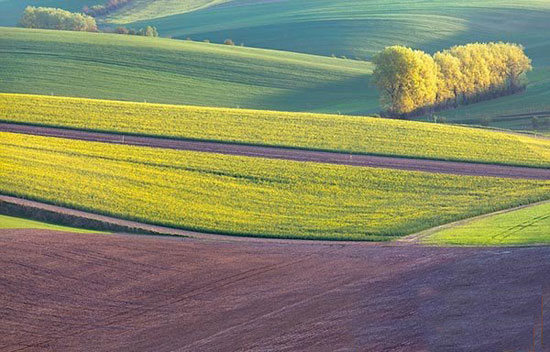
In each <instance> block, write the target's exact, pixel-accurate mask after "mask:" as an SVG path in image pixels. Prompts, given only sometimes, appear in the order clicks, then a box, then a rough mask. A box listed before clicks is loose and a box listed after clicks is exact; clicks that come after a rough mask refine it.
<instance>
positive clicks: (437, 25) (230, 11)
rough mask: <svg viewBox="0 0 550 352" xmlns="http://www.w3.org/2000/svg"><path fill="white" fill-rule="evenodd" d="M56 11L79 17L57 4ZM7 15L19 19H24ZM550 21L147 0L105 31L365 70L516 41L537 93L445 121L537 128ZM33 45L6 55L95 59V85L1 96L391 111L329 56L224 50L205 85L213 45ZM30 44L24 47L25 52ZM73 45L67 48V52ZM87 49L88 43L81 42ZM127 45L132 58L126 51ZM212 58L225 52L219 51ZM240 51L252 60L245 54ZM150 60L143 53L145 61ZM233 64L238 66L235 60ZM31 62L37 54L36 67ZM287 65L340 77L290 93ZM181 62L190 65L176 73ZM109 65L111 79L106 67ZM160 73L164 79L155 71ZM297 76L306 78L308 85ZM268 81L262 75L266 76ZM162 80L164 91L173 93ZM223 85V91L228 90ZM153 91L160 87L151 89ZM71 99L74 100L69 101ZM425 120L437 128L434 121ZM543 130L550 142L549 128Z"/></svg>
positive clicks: (294, 82) (539, 1)
mask: <svg viewBox="0 0 550 352" xmlns="http://www.w3.org/2000/svg"><path fill="white" fill-rule="evenodd" d="M21 3H26V2H25V1H23V2H17V4H21ZM9 4H12V5H10V6H15V5H13V4H14V0H4V1H0V9H2V6H4V7H6V6H8V5H9ZM82 4H83V3H82ZM82 4H79V5H78V6H80V5H82ZM51 5H52V6H57V5H59V6H61V7H65V8H68V9H73V8H69V7H67V6H65V5H64V4H63V3H58V2H55V1H53V0H52V4H51ZM17 6H19V5H17ZM74 6H75V7H78V6H77V5H74ZM7 12H9V13H13V12H15V10H11V11H7ZM4 13H6V11H4ZM549 14H550V4H549V3H548V2H547V1H543V0H535V1H528V0H520V1H515V2H512V1H508V0H491V1H485V2H483V3H480V2H475V1H471V0H467V1H443V0H436V1H419V0H415V1H404V0H399V1H394V2H391V3H388V2H386V1H381V0H367V1H357V0H343V1H338V2H335V1H329V0H303V1H250V0H233V1H208V0H196V1H191V2H189V1H186V2H179V1H174V0H162V1H147V0H136V1H135V2H133V3H132V4H131V5H128V6H125V7H122V8H121V9H119V10H118V11H116V12H114V13H112V14H110V15H109V16H108V17H107V18H101V19H100V23H103V25H104V26H105V25H106V26H114V25H118V24H124V25H128V26H130V27H141V26H144V25H155V26H157V27H158V28H159V32H160V34H161V36H170V37H174V38H179V39H185V38H187V37H191V38H192V39H193V40H198V41H202V40H203V39H209V40H211V41H213V42H218V43H221V42H223V41H224V40H225V39H226V38H232V39H233V40H234V41H235V42H236V43H241V42H243V43H244V44H245V45H246V46H252V47H261V48H269V49H280V50H285V51H292V52H303V53H310V54H320V55H325V56H330V55H332V54H334V55H336V56H342V55H345V56H347V57H348V58H352V59H356V58H357V59H360V60H369V58H370V57H371V56H372V55H373V54H374V53H376V52H377V51H379V50H380V49H382V48H383V47H385V46H387V45H392V44H403V45H408V46H412V47H415V48H419V49H423V50H425V51H427V52H434V51H437V50H441V49H443V48H447V47H450V46H452V45H456V44H461V43H467V42H473V41H500V40H502V41H511V42H516V43H520V44H523V45H524V46H525V47H526V52H527V54H528V55H529V56H530V57H531V58H532V59H533V64H534V70H533V72H531V73H530V74H529V80H530V84H529V86H528V89H527V91H526V92H524V93H522V94H518V95H515V96H509V97H503V98H499V99H495V100H492V101H487V102H482V103H477V104H473V105H470V106H465V107H461V108H459V109H456V110H449V111H445V112H441V113H440V114H439V115H441V116H444V117H445V118H446V120H447V121H448V122H452V123H460V124H473V125H482V124H484V125H489V126H492V127H498V128H507V129H517V130H533V129H534V125H533V122H532V118H533V116H538V117H541V116H542V117H546V116H550V103H549V102H550V90H549V89H547V87H548V86H549V85H550V64H549V62H550V40H548V38H547V35H546V34H545V33H547V32H548V31H550V22H548V21H547V18H548V16H549ZM0 23H5V24H12V25H13V24H14V23H15V22H14V21H12V22H9V23H6V21H0ZM2 31H4V30H2ZM0 36H2V34H0ZM22 36H23V35H22V34H21V33H18V34H17V35H16V34H15V33H11V32H10V33H6V34H4V36H3V37H7V38H9V40H10V42H8V43H4V42H2V43H0V45H2V46H5V45H7V46H8V47H10V46H11V47H13V48H14V49H15V50H17V51H20V50H19V49H20V45H19V44H21V45H23V46H24V47H25V50H34V51H42V52H46V53H48V55H42V56H40V61H42V62H41V63H40V64H39V65H38V67H40V66H42V65H44V66H50V65H51V64H52V63H51V61H50V62H45V61H47V60H48V59H49V58H52V56H51V55H52V54H55V55H59V56H64V55H65V54H66V55H65V56H66V58H65V59H64V60H69V58H68V57H69V56H70V57H71V61H72V62H71V63H70V64H68V65H67V68H66V70H67V71H68V72H67V77H69V78H72V77H75V76H77V75H78V74H76V73H74V71H78V70H79V69H81V68H82V63H80V62H78V61H85V62H86V65H90V66H91V67H90V69H91V71H92V72H93V75H94V77H93V78H90V77H86V78H87V79H89V82H90V84H88V87H87V88H83V87H81V86H76V87H71V89H68V87H67V86H64V87H55V85H52V84H51V82H48V79H47V78H37V79H30V78H29V79H27V81H28V82H30V84H28V85H27V86H26V87H23V86H21V85H20V84H17V83H15V84H14V83H13V82H11V87H13V89H11V90H7V89H6V88H5V86H6V85H5V84H3V86H0V91H4V92H20V93H41V94H51V93H53V94H56V95H73V96H83V97H93V98H112V99H123V100H138V101H143V100H147V101H154V102H164V103H177V104H192V105H203V106H204V105H208V106H222V107H237V106H238V107H244V108H257V109H272V110H290V111H310V112H341V113H345V114H350V113H355V114H368V113H374V112H378V111H379V104H378V101H377V92H376V91H375V90H374V89H373V88H372V87H371V86H370V85H369V84H368V75H369V73H370V71H371V66H370V64H369V63H367V62H359V61H356V60H338V61H332V62H331V61H328V59H321V58H320V57H318V56H311V55H309V56H298V55H294V54H290V53H287V52H280V51H277V52H276V51H249V50H248V49H246V50H245V49H242V48H241V49H239V48H224V49H223V50H222V49H221V48H220V49H219V51H217V54H219V56H218V57H217V58H216V59H213V61H217V63H215V62H213V61H210V60H206V61H201V62H200V64H201V65H202V66H204V67H201V69H202V68H204V70H201V71H200V77H199V75H198V74H199V71H195V72H190V70H194V68H191V66H196V65H197V64H198V63H197V62H196V61H195V60H196V59H199V60H200V59H202V57H204V55H211V54H213V53H212V51H209V53H208V54H206V53H204V52H203V54H204V55H203V54H198V51H202V49H205V48H207V47H206V46H202V47H201V46H200V43H195V44H191V43H188V42H186V43H183V44H181V43H178V44H176V43H171V44H167V42H166V43H164V42H163V43H162V44H161V41H159V42H157V43H155V46H156V45H158V47H157V48H155V49H154V51H155V54H153V53H152V52H149V53H147V54H146V55H142V53H144V51H143V50H144V47H143V42H142V41H141V39H135V40H134V38H132V39H115V38H112V37H111V38H107V37H102V38H105V39H101V40H99V39H98V40H97V41H95V39H94V40H87V39H84V37H80V39H78V40H76V39H75V37H72V36H70V35H64V34H63V35H61V34H60V35H59V36H58V37H59V39H57V40H58V41H59V45H55V46H51V47H50V48H48V49H45V48H44V47H34V48H33V47H32V46H34V45H37V44H38V42H39V41H40V40H42V39H45V37H44V35H43V34H41V35H40V36H38V35H37V36H36V38H37V39H36V41H33V44H30V43H29V42H28V38H22ZM3 39H4V38H2V40H3ZM19 41H23V42H24V43H19V44H17V42H19ZM46 41H49V39H46ZM63 41H67V43H66V44H62V42H63ZM78 41H80V43H77V42H78ZM102 41H103V43H102ZM92 42H93V43H92ZM108 42H111V43H108ZM120 42H127V43H130V42H132V43H134V45H135V46H136V48H135V49H136V50H133V49H132V54H130V53H129V52H128V51H125V50H124V49H122V48H119V49H117V50H114V51H116V53H113V50H112V48H111V49H109V50H102V49H100V50H96V49H97V47H98V46H102V45H113V46H118V43H120ZM85 43H86V44H85ZM29 45H30V46H29ZM76 45H82V47H80V48H79V49H78V51H79V52H82V53H83V54H84V55H73V54H74V53H72V54H71V53H70V52H64V50H65V49H66V48H67V47H75V46H76ZM130 46H131V45H130ZM168 46H170V47H171V48H170V49H169V50H170V51H172V54H174V53H175V52H179V53H183V52H185V53H186V54H185V55H181V56H184V57H183V58H182V57H180V56H179V55H178V54H175V55H164V54H166V52H165V53H164V54H159V57H155V56H156V55H157V53H158V52H157V49H158V50H159V51H160V50H165V49H167V47H168ZM123 47H124V48H127V46H126V44H125V45H123ZM176 48H177V49H176ZM199 48H201V50H199ZM208 48H209V49H212V50H214V49H213V48H214V46H211V47H208ZM3 50H5V49H3ZM231 50H233V51H231ZM50 51H55V53H51V52H50ZM89 53H90V54H92V53H93V54H94V55H96V54H99V55H100V56H101V57H94V58H89V57H86V56H88V55H89ZM237 53H238V54H243V55H235V54H237ZM251 53H254V56H255V55H259V56H262V57H264V58H267V56H269V58H267V60H266V61H264V62H263V64H260V63H259V62H257V61H256V62H255V63H254V64H251V62H250V59H251V57H250V56H249V57H248V58H244V56H247V55H248V54H251ZM27 54H28V53H27ZM35 54H36V53H35ZM111 54H114V55H118V56H117V57H124V58H125V61H126V62H124V63H122V64H120V65H117V66H118V67H116V68H115V67H113V66H111V67H106V66H109V65H111V61H112V60H113V55H111ZM21 55H22V53H19V54H18V55H17V56H6V57H5V58H3V60H11V59H13V60H14V61H16V62H17V63H16V65H21V64H23V61H26V60H29V58H26V59H24V60H23V61H19V60H20V59H21V57H20V56H21ZM138 55H140V58H139V59H138V58H137V56H138ZM226 55H227V56H228V57H227V58H226V57H224V56H226ZM28 56H29V55H25V57H28ZM130 56H135V57H130ZM275 58H278V59H281V60H285V61H287V62H288V59H290V60H297V61H301V63H302V64H304V65H305V66H310V65H312V64H313V63H314V62H320V61H322V62H323V63H324V64H328V65H329V66H331V67H332V68H330V69H328V70H327V69H325V70H318V69H311V67H304V66H303V65H302V66H300V65H298V66H294V67H293V68H292V69H290V71H287V73H289V72H291V73H292V75H289V74H284V75H283V78H282V79H283V80H286V82H285V83H284V84H280V83H281V82H274V80H273V79H272V78H273V77H272V75H273V70H277V69H278V68H274V64H273V63H274V61H271V62H269V61H270V60H272V59H275ZM38 60H39V59H38V57H34V58H33V60H32V62H31V61H26V62H27V63H32V64H35V65H37V64H38ZM225 60H227V61H228V62H227V67H223V70H227V73H228V74H227V76H226V77H223V78H222V77H220V76H221V75H222V73H221V72H220V71H221V70H222V64H221V61H225ZM99 61H101V62H99ZM140 61H141V62H140ZM237 61H240V62H237ZM276 61H277V60H276ZM20 62H21V64H20ZM138 62H139V63H138ZM279 62H280V61H279ZM170 64H172V65H174V66H176V65H177V66H178V67H177V68H174V67H173V66H172V67H166V66H167V65H168V66H169V65H170ZM102 66H103V67H104V68H105V69H102V68H101V67H102ZM144 66H147V68H146V70H147V71H148V72H143V69H144V68H145V67H144ZM235 66H239V67H238V68H236V67H235ZM350 69H352V70H355V73H350ZM41 70H42V71H44V72H47V73H52V70H51V69H50V68H48V67H41ZM70 71H73V72H70ZM94 71H96V72H94ZM99 71H100V72H99ZM109 71H110V72H109ZM153 71H160V72H155V73H153ZM264 71H265V72H264ZM322 71H324V72H322ZM343 71H347V73H344V72H343ZM359 72H361V73H360V74H359ZM53 73H54V74H59V73H55V72H53ZM111 73H114V74H113V76H114V77H113V78H112V81H113V83H114V84H112V85H106V84H105V83H104V81H106V80H107V78H106V77H107V76H109V75H110V74H111ZM80 74H82V73H80ZM296 74H299V76H298V77H297V76H296ZM120 75H126V76H127V77H131V78H132V80H133V82H135V83H136V84H132V85H130V86H125V85H124V84H122V83H121V82H122V79H121V77H120ZM258 75H260V76H262V77H257V76H258ZM100 76H104V77H103V78H101V77H100ZM182 76H186V77H182ZM212 76H216V77H214V81H212V80H211V78H212ZM266 76H271V77H270V78H269V77H266ZM0 78H2V77H0ZM25 78H27V77H25ZM142 78H143V79H142ZM197 78H198V79H199V80H197ZM14 80H15V79H14ZM38 80H39V81H38ZM144 80H146V83H144ZM258 80H261V82H258ZM266 80H267V81H266ZM19 81H20V79H19ZM117 81H119V82H117ZM160 81H164V83H165V84H163V83H161V82H160ZM220 81H223V82H221V84H218V83H220ZM250 81H252V82H250ZM8 82H9V77H8ZM241 83H243V84H244V86H242V85H241ZM0 84H1V83H0ZM146 86H149V87H150V88H151V89H147V88H146ZM167 86H169V87H170V89H169V88H168V87H167ZM29 87H30V88H29ZM153 87H155V88H154V89H153ZM65 88H67V89H65ZM172 88H174V89H172ZM58 90H60V91H59V92H58ZM173 90H177V92H176V91H173ZM69 91H70V92H71V93H70V94H67V93H68V92H69ZM199 92H200V93H199ZM236 92H238V93H239V94H236ZM210 95H211V96H210ZM418 119H419V120H423V121H428V120H429V118H428V117H426V116H422V117H419V118H418ZM540 132H542V133H550V132H549V131H546V130H544V129H543V128H541V131H540Z"/></svg>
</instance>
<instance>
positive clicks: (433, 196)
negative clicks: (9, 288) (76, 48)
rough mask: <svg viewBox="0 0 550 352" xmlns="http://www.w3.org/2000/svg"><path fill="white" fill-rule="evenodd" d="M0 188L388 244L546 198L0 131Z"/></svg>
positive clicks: (232, 228)
mask: <svg viewBox="0 0 550 352" xmlns="http://www.w3.org/2000/svg"><path fill="white" fill-rule="evenodd" d="M0 192H2V193H4V194H11V195H15V196H19V197H24V198H30V199H35V200H39V201H44V202H48V203H53V204H58V205H63V206H68V207H72V208H78V209H83V210H89V211H93V212H97V213H102V214H107V215H113V216H117V217H121V218H127V219H133V220H138V221H144V222H149V223H156V224H161V225H167V226H173V227H178V228H184V229H190V230H196V231H206V232H216V233H225V234H231V235H251V236H269V237H287V238H310V239H337V240H343V239H349V240H390V239H393V238H395V236H402V235H406V234H410V233H413V232H417V231H420V230H423V229H426V228H431V227H433V226H437V225H441V224H444V223H449V222H452V221H455V220H459V219H463V218H468V217H472V216H475V215H479V214H483V213H488V212H492V211H496V210H501V209H506V208H510V207H513V206H517V205H521V204H528V203H531V202H536V201H540V200H545V199H548V198H549V197H550V181H528V180H514V179H500V178H491V177H469V176H451V175H438V174H429V173H421V172H407V171H394V170H386V169H376V168H360V167H349V166H337V165H328V164H317V163H307V162H306V163H301V162H291V161H284V160H269V159H260V158H248V157H237V156H222V155H216V154H209V153H198V152H187V151H176V150H162V149H154V148H146V147H132V146H123V145H112V144H104V143H96V142H82V141H75V140H66V139H59V138H48V137H37V136H26V135H19V134H12V133H0Z"/></svg>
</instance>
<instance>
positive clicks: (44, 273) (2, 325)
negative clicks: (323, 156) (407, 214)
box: [0, 230, 550, 351]
mask: <svg viewBox="0 0 550 352" xmlns="http://www.w3.org/2000/svg"><path fill="white" fill-rule="evenodd" d="M0 268H1V270H0V350H1V351H38V350H52V351H235V350H237V351H239V350H247V351H250V350H252V351H269V350H277V351H281V350H282V351H284V350H288V351H291V350H293V351H294V350H311V351H335V350H353V351H358V350H365V351H420V350H433V351H502V350H511V351H515V350H528V349H530V348H532V341H533V328H534V327H535V343H536V348H537V351H540V350H542V348H541V346H540V344H541V343H540V326H539V324H538V322H539V321H540V318H541V296H542V295H543V294H546V297H547V302H549V303H550V247H533V248H515V249H506V248H501V249H491V248H485V249H482V248H477V249H475V248H453V249H450V248H434V247H432V248H427V247H420V246H413V245H388V244H386V245H381V244H368V243H355V244H343V243H333V244H331V243H326V242H325V243H311V242H308V243H303V242H292V241H286V242H275V241H254V242H246V241H242V240H241V241H232V240H229V239H227V240H226V239H219V238H218V239H216V238H213V239H212V240H210V241H207V240H203V239H189V238H185V239H182V238H169V237H153V236H138V235H118V234H117V235H95V234H68V233H62V232H52V231H44V230H40V231H39V230H0ZM545 308H546V312H548V313H547V314H548V316H549V317H550V311H549V308H550V304H548V303H547V304H546V307H545ZM546 336H547V338H546V345H547V346H550V338H549V337H548V336H550V331H549V332H548V333H547V334H546Z"/></svg>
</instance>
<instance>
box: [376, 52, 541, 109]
mask: <svg viewBox="0 0 550 352" xmlns="http://www.w3.org/2000/svg"><path fill="white" fill-rule="evenodd" d="M373 62H374V64H375V65H376V68H375V70H374V74H373V83H374V84H375V85H376V86H377V87H378V89H379V90H380V92H381V103H382V106H383V107H384V108H385V109H387V110H386V114H388V115H390V116H394V117H406V116H409V115H415V114H419V113H423V112H427V111H437V110H442V109H448V108H454V107H457V106H459V105H465V104H471V103H475V102H478V101H481V100H487V99H492V98H495V97H498V96H503V95H509V94H514V93H516V92H518V91H521V90H523V89H525V84H526V78H525V73H526V72H528V71H530V70H531V69H532V67H531V60H530V59H529V58H528V57H527V56H526V55H525V53H524V50H523V47H522V46H520V45H517V44H511V43H486V44H481V43H475V44H467V45H460V46H454V47H452V48H450V49H448V50H444V51H440V52H437V53H435V54H434V55H433V56H432V55H429V54H426V53H424V52H422V51H420V50H412V49H410V48H406V47H402V46H392V47H388V48H386V49H385V50H383V51H382V52H380V53H379V54H377V55H376V56H375V57H374V59H373Z"/></svg>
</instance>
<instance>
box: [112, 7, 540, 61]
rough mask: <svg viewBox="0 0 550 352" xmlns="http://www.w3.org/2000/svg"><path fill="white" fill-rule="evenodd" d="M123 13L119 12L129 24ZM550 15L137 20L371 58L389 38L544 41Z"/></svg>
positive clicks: (255, 14)
mask: <svg viewBox="0 0 550 352" xmlns="http://www.w3.org/2000/svg"><path fill="white" fill-rule="evenodd" d="M149 3H150V4H151V5H153V4H154V2H152V1H150V2H149ZM181 3H182V5H180V6H182V12H184V11H186V10H187V7H186V6H185V5H184V3H185V2H181ZM125 12H126V11H125V9H121V10H120V11H119V13H117V14H116V18H117V19H118V20H119V21H123V22H126V19H125V17H124V15H125ZM170 12H173V11H172V10H171V11H170ZM549 13H550V3H548V1H546V0H517V1H510V0H489V1H483V2H480V1H475V0H460V1H458V0H454V1H452V0H451V1H449V0H432V1H425V0H396V1H391V2H388V1H386V0H340V1H334V0H300V1H248V0H233V1H229V2H227V3H226V4H223V5H220V6H214V7H208V8H206V9H202V10H199V11H193V12H186V13H184V14H181V15H175V16H165V13H163V11H160V12H158V14H157V15H158V16H159V17H160V18H158V19H156V20H149V21H145V22H142V23H140V24H139V25H142V24H144V23H147V24H153V25H155V26H157V27H158V28H159V30H160V32H161V34H163V35H167V36H172V37H178V38H185V37H187V36H191V37H192V38H195V39H197V40H202V39H205V38H207V39H210V40H214V41H216V42H221V41H223V40H224V39H225V38H232V39H233V40H235V41H236V42H241V41H243V42H244V43H245V44H247V45H250V46H255V47H263V48H272V49H279V50H287V51H296V52H305V53H314V54H320V55H331V54H336V55H347V56H348V57H351V58H355V57H356V56H359V57H361V58H369V57H371V56H372V55H373V54H374V53H375V52H377V51H379V50H381V49H383V48H384V47H385V46H388V45H392V44H405V45H409V46H413V47H417V48H421V49H424V50H426V51H430V52H431V51H435V50H440V49H441V48H444V47H448V46H449V45H454V44H457V43H463V42H472V41H486V40H513V41H519V42H524V43H525V44H526V45H530V44H535V43H540V42H546V41H547V39H546V38H547V36H546V35H545V34H544V31H545V30H548V28H549V26H550V24H549V23H548V21H547V18H548V14H549ZM128 15H129V16H131V14H128ZM150 17H151V16H144V17H143V19H146V18H150ZM134 18H135V17H133V18H132V19H134Z"/></svg>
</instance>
